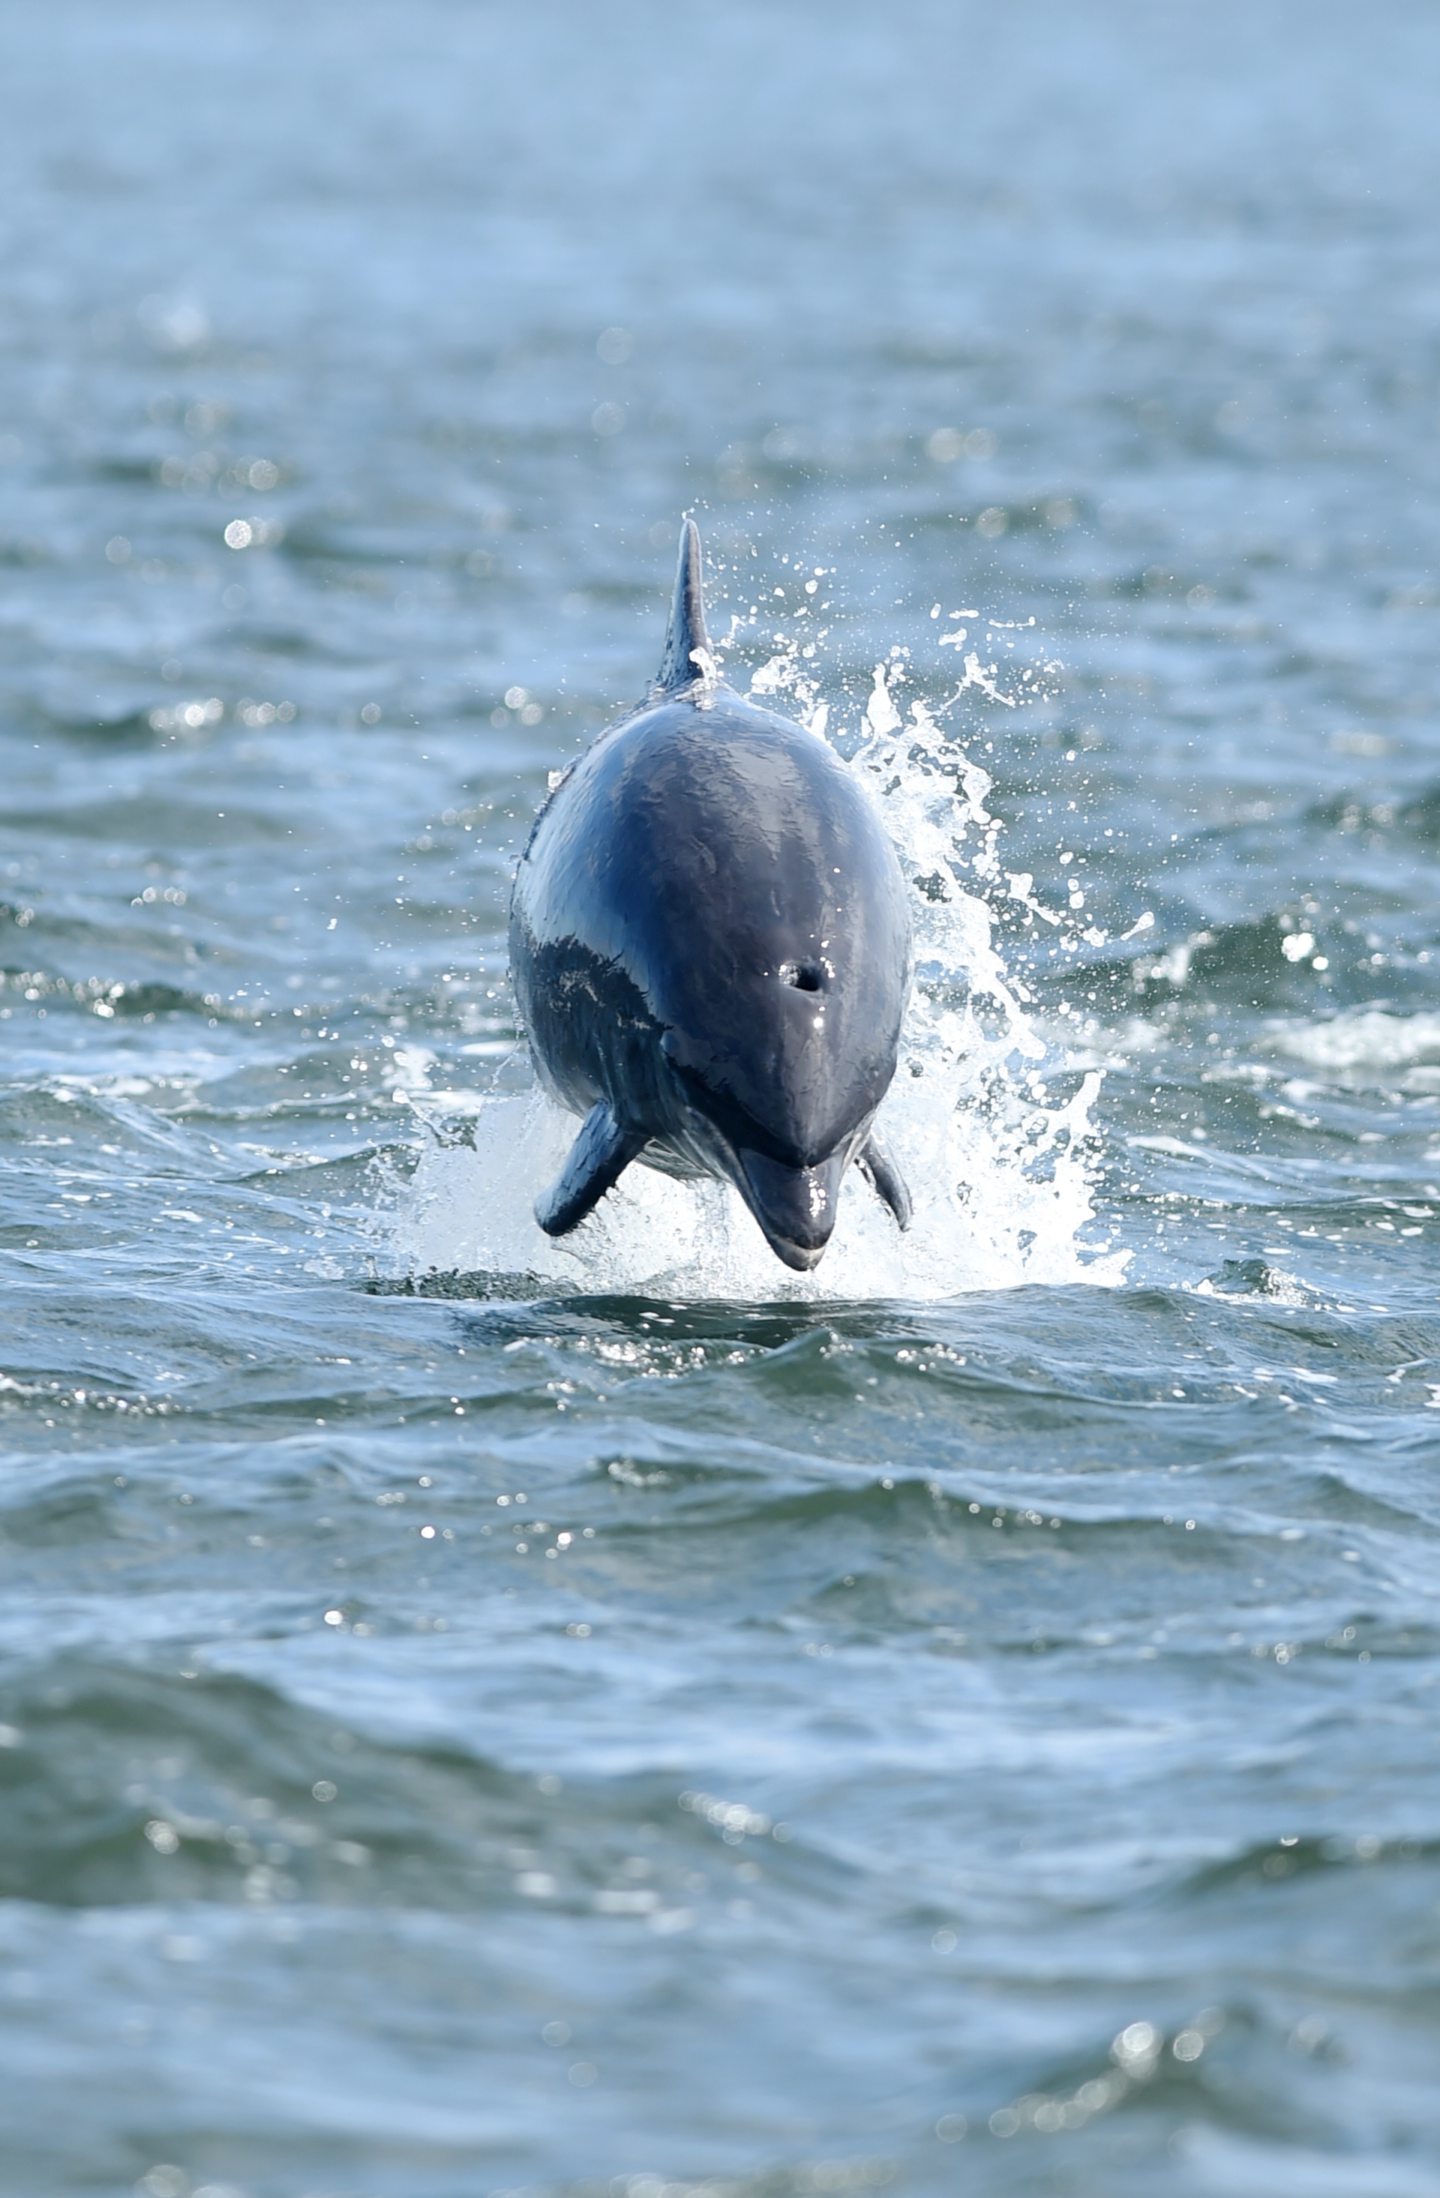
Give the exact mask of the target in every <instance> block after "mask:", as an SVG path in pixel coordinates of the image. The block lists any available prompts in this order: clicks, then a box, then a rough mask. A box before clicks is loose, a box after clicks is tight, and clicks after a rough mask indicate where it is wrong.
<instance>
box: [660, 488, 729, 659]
mask: <svg viewBox="0 0 1440 2198" xmlns="http://www.w3.org/2000/svg"><path fill="white" fill-rule="evenodd" d="M714 677H715V658H714V653H713V651H712V650H711V647H710V636H709V634H708V633H707V632H706V631H705V594H704V583H703V580H702V578H701V573H700V529H699V528H698V527H697V526H696V524H695V522H694V520H693V519H687V520H686V521H685V523H684V525H683V526H682V527H681V529H680V566H679V570H678V571H677V572H676V575H675V601H674V603H673V605H672V606H671V610H670V630H669V632H668V633H667V634H666V636H665V654H664V655H663V656H662V657H661V659H660V676H659V678H658V679H657V680H656V682H655V688H656V692H657V693H659V694H662V695H669V694H678V693H679V691H680V689H681V688H682V687H693V686H694V685H695V683H696V681H697V680H701V681H704V682H705V683H706V684H709V683H710V682H712V681H713V680H714Z"/></svg>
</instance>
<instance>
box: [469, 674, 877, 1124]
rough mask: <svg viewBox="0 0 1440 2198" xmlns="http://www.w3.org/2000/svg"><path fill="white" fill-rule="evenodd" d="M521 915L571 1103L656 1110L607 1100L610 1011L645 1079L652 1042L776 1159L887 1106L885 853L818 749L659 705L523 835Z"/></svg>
mask: <svg viewBox="0 0 1440 2198" xmlns="http://www.w3.org/2000/svg"><path fill="white" fill-rule="evenodd" d="M513 922H514V929H515V934H516V941H517V945H518V946H519V947H520V949H521V951H519V952H516V953H514V954H512V962H513V965H514V967H515V968H516V970H517V973H521V978H522V981H521V991H522V998H521V1003H520V1004H521V1010H522V1014H523V1015H524V1016H525V1018H526V1021H527V1024H528V1025H529V1027H530V1030H531V1036H532V1043H534V1044H535V1048H536V1051H537V1054H538V1055H539V1056H540V1057H541V1059H542V1061H544V1060H547V1057H548V1066H549V1068H550V1071H551V1081H552V1083H553V1084H554V1086H555V1087H556V1088H557V1089H558V1090H559V1092H560V1095H561V1096H562V1097H563V1098H565V1099H566V1100H567V1103H569V1104H571V1105H573V1106H576V1107H580V1106H582V1105H589V1104H591V1103H593V1100H594V1099H595V1098H597V1097H603V1098H605V1099H606V1100H608V1101H610V1102H611V1103H612V1104H616V1105H618V1106H619V1107H621V1108H623V1107H624V1106H625V1105H627V1104H631V1105H632V1106H636V1107H640V1108H642V1109H643V1107H644V1106H645V1105H646V1104H647V1100H648V1096H649V1095H648V1094H647V1093H646V1092H645V1091H643V1090H642V1091H629V1090H620V1091H617V1090H615V1089H612V1088H608V1086H607V1078H608V1080H609V1084H612V1085H613V1084H614V1082H615V1081H616V1079H617V1075H618V1077H619V1080H620V1081H622V1082H623V1081H625V1070H624V1067H623V1062H624V1060H625V1058H626V1057H627V1056H626V1049H625V1048H624V1047H623V1045H622V1046H621V1047H620V1048H619V1049H618V1052H619V1056H620V1061H621V1066H620V1068H619V1069H618V1070H617V1067H616V1059H617V1048H616V1046H615V1043H614V1018H615V1017H617V1016H618V1017H620V1018H622V1019H624V1018H627V1017H628V1018H631V1019H633V1020H634V1022H635V1023H636V1026H637V1027H636V1030H635V1038H636V1045H635V1047H634V1048H633V1053H634V1059H635V1063H636V1066H635V1070H634V1075H635V1077H636V1078H638V1081H639V1082H640V1084H642V1085H644V1084H645V1083H646V1082H647V1080H648V1081H652V1082H653V1080H654V1077H655V1066H654V1062H653V1052H654V1048H655V1045H656V1041H657V1037H658V1038H660V1039H663V1043H664V1048H665V1052H666V1055H667V1056H668V1058H669V1060H670V1062H671V1063H672V1065H673V1066H674V1067H675V1068H676V1069H678V1070H679V1072H680V1074H681V1076H682V1078H693V1079H696V1080H698V1083H699V1084H700V1086H702V1087H703V1088H704V1090H705V1092H706V1093H707V1095H708V1098H709V1101H710V1104H711V1108H712V1111H714V1110H715V1109H716V1108H717V1107H718V1108H719V1109H720V1112H721V1116H722V1118H723V1115H724V1113H725V1112H726V1111H728V1112H730V1113H732V1114H733V1115H734V1117H735V1120H736V1124H737V1125H738V1128H739V1130H740V1132H742V1133H743V1134H744V1135H745V1136H746V1138H747V1140H748V1142H749V1143H750V1144H751V1145H752V1146H754V1147H755V1148H756V1149H760V1150H770V1151H771V1152H772V1154H773V1156H774V1157H776V1158H783V1159H787V1160H791V1159H795V1160H798V1159H804V1160H809V1159H810V1158H813V1157H815V1156H817V1155H819V1154H820V1153H823V1152H825V1151H826V1150H828V1149H829V1147H830V1146H831V1145H832V1144H833V1143H834V1142H835V1140H836V1138H837V1137H838V1136H839V1135H840V1134H842V1133H843V1131H844V1130H845V1129H846V1128H847V1127H849V1126H850V1125H851V1124H853V1123H854V1122H856V1121H857V1120H859V1119H860V1118H861V1117H862V1116H865V1115H868V1114H869V1113H871V1112H873V1110H874V1108H875V1106H876V1105H878V1103H879V1100H880V1098H881V1097H882V1096H883V1094H884V1091H885V1088H886V1085H887V1084H888V1082H889V1080H890V1076H891V1074H892V1073H893V1067H894V1060H895V1046H896V1042H897V1039H898V1034H899V1028H900V1020H901V1016H902V1014H903V1011H904V1005H905V993H906V988H907V984H908V976H909V918H908V912H907V908H906V901H905V891H904V886H903V882H902V880H901V876H900V872H899V866H898V864H897V862H896V859H895V855H894V851H893V849H892V848H891V846H890V842H889V840H888V838H887V837H886V834H885V832H884V829H883V827H882V826H881V824H880V822H879V819H878V818H877V816H876V815H875V813H874V811H873V810H872V809H871V807H870V804H869V802H868V801H867V799H866V797H865V795H864V794H863V792H862V791H861V789H860V787H859V786H858V785H857V784H856V782H855V780H854V779H853V778H852V777H851V776H850V774H849V773H848V772H847V771H846V770H845V768H844V766H843V765H842V764H841V763H840V761H839V759H838V758H837V757H836V756H835V755H834V753H833V752H832V751H831V750H830V749H829V748H828V747H827V746H826V745H825V743H824V741H822V740H821V739H819V738H818V737H817V736H816V735H814V734H812V733H808V732H806V731H805V730H804V729H803V728H801V727H800V726H798V725H794V724H792V723H791V722H790V721H789V720H787V719H785V718H781V717H776V716H773V715H772V714H771V713H770V712H768V711H764V710H758V709H755V708H753V707H752V706H751V705H750V704H748V703H746V702H745V701H743V700H742V698H741V697H740V696H739V695H736V694H733V693H732V692H731V691H730V690H729V689H726V688H713V687H712V688H709V689H706V688H704V687H703V686H702V687H701V689H700V690H699V696H698V699H697V698H696V697H695V696H693V695H692V696H687V697H686V698H685V699H678V698H677V699H676V700H673V701H671V700H668V699H662V700H660V701H659V702H658V703H657V705H656V706H655V707H653V708H650V709H647V710H643V711H642V712H640V713H639V714H638V715H637V716H635V717H633V718H631V719H629V720H628V721H627V722H625V723H624V724H622V725H619V726H617V727H615V728H614V729H613V730H612V731H611V732H610V733H608V734H606V735H604V736H603V737H602V738H601V739H600V740H599V741H597V743H596V744H595V746H594V747H593V748H592V749H590V751H589V752H588V753H587V754H586V755H585V756H583V757H582V758H581V760H580V762H579V763H578V764H577V765H576V766H575V768H574V769H573V770H572V771H571V772H570V773H569V774H568V775H567V777H566V778H565V779H564V780H563V781H562V783H561V784H560V786H559V787H558V788H557V789H556V791H555V793H554V795H553V796H552V797H551V800H550V803H549V804H548V806H547V808H546V809H545V810H544V811H543V812H542V814H541V817H540V819H539V821H538V823H537V826H536V829H535V832H534V834H533V835H532V838H531V843H530V846H529V848H528V849H527V851H526V855H525V857H524V860H523V861H522V863H521V866H520V871H519V875H518V877H517V880H516V891H515V901H514V916H513ZM527 971H534V972H535V973H536V975H537V977H538V978H539V980H540V981H538V982H531V983H528V984H527V983H526V982H524V981H523V973H525V972H527ZM557 975H558V976H559V977H560V996H562V997H564V998H565V1001H566V1011H565V1013H564V1015H563V1016H562V1017H559V1018H557V1017H555V1016H554V1014H553V1013H552V1012H551V1009H552V1008H553V1003H554V1000H555V998H556V997H557V994H556V978H557ZM527 993H528V994H529V995H530V996H529V997H528V998H527V997H525V996H524V995H525V994H527ZM577 1006H578V1007H580V1008H581V1010H582V1011H581V1012H579V1013H576V1012H575V1011H576V1008H577ZM587 1010H588V1011H587ZM537 1017H538V1022H537ZM541 1024H545V1025H547V1026H552V1027H546V1028H541V1027H539V1026H540V1025H541ZM562 1025H563V1027H562ZM641 1025H643V1026H645V1028H644V1031H643V1037H642V1030H641V1028H640V1027H639V1026H641ZM557 1054H558V1055H559V1056H560V1058H558V1059H557V1058H555V1056H556V1055H557ZM646 1063H648V1066H647V1065H645V1064H646Z"/></svg>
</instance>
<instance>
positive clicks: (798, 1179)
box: [735, 1152, 849, 1274]
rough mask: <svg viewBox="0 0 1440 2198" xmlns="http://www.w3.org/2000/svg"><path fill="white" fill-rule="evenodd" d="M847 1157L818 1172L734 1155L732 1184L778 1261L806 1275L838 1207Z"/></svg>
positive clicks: (833, 1158)
mask: <svg viewBox="0 0 1440 2198" xmlns="http://www.w3.org/2000/svg"><path fill="white" fill-rule="evenodd" d="M848 1157H849V1155H848V1154H846V1153H832V1154H831V1155H830V1158H829V1159H828V1160H822V1161H821V1162H820V1163H819V1165H818V1167H814V1168H793V1167H788V1166H787V1165H786V1164H785V1162H784V1161H783V1160H767V1159H765V1158H764V1157H763V1156H762V1155H761V1154H760V1153H758V1152H737V1153H736V1154H735V1160H736V1174H735V1185H736V1188H737V1190H738V1191H739V1193H740V1196H741V1197H742V1198H743V1199H744V1201H745V1203H746V1205H747V1206H748V1207H749V1208H750V1211H751V1213H753V1214H754V1216H755V1219H756V1220H757V1221H758V1222H759V1224H760V1227H761V1229H762V1230H763V1232H764V1236H765V1241H766V1243H767V1244H768V1245H769V1247H770V1249H771V1251H772V1252H773V1253H774V1254H775V1257H776V1258H777V1259H783V1260H784V1262H785V1264H786V1266H787V1267H795V1268H798V1270H799V1271H800V1273H801V1274H806V1273H808V1272H809V1270H810V1269H811V1268H812V1267H816V1266H818V1265H819V1263H820V1258H821V1255H822V1253H823V1252H824V1250H825V1247H826V1245H827V1244H828V1243H829V1241H830V1237H831V1234H832V1232H833V1230H834V1227H835V1215H836V1212H837V1210H838V1207H839V1199H840V1178H841V1177H842V1176H843V1175H844V1173H845V1162H846V1160H847V1158H848Z"/></svg>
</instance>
